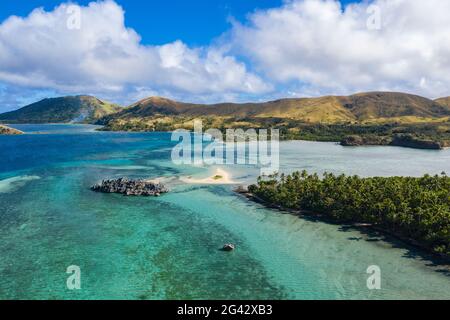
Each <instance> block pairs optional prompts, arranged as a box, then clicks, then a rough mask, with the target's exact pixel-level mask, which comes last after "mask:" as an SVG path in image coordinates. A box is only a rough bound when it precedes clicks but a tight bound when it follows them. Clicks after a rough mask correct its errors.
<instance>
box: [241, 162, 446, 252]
mask: <svg viewBox="0 0 450 320" xmlns="http://www.w3.org/2000/svg"><path fill="white" fill-rule="evenodd" d="M238 191H239V192H240V193H245V194H246V195H247V197H248V198H249V199H251V200H254V201H257V202H260V203H263V204H264V205H266V206H267V207H270V208H275V209H279V210H283V211H289V212H291V213H296V214H300V215H303V216H305V215H308V216H314V217H316V218H319V219H323V220H326V221H330V222H334V223H340V224H348V223H350V224H352V225H359V226H364V227H371V228H375V229H376V230H378V231H382V232H385V233H388V234H390V235H393V236H395V237H397V238H399V239H401V240H403V241H405V242H407V243H410V244H413V245H415V246H418V247H421V248H423V249H425V250H427V251H430V252H433V253H435V254H439V255H440V256H442V257H445V258H446V259H447V258H450V177H448V176H447V175H446V174H445V173H442V175H436V176H430V175H425V176H423V177H420V178H415V177H371V178H361V177H359V176H346V175H340V176H336V175H334V174H331V173H325V174H324V175H323V177H320V176H319V175H318V174H308V173H307V172H306V171H303V172H295V173H293V174H291V175H278V174H277V175H272V176H270V177H260V178H259V179H258V182H257V183H256V184H254V185H251V186H249V187H248V191H247V192H245V191H244V190H243V189H242V188H241V189H240V190H238Z"/></svg>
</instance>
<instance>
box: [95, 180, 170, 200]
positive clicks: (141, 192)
mask: <svg viewBox="0 0 450 320" xmlns="http://www.w3.org/2000/svg"><path fill="white" fill-rule="evenodd" d="M91 190H92V191H95V192H101V193H118V194H123V195H124V196H142V197H159V196H160V195H162V194H163V193H167V192H169V189H167V188H166V187H165V186H164V185H163V184H160V183H155V182H152V181H148V180H143V179H138V180H132V179H128V178H119V179H114V180H103V181H102V182H101V183H99V184H96V185H94V186H92V187H91Z"/></svg>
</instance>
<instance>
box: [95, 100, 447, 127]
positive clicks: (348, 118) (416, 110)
mask: <svg viewBox="0 0 450 320" xmlns="http://www.w3.org/2000/svg"><path fill="white" fill-rule="evenodd" d="M448 116H450V106H449V105H446V104H445V103H442V102H438V101H433V100H430V99H427V98H423V97H420V96H416V95H411V94H405V93H395V92H370V93H360V94H355V95H351V96H326V97H319V98H298V99H281V100H276V101H270V102H263V103H243V104H236V103H220V104H211V105H205V104H192V103H183V102H177V101H173V100H169V99H166V98H161V97H151V98H147V99H144V100H141V101H139V102H137V103H135V104H133V105H131V106H129V107H128V108H125V109H123V110H122V111H120V112H118V113H116V114H112V115H110V116H108V117H106V118H104V119H102V121H103V122H104V123H109V122H111V121H122V122H123V121H127V120H132V119H134V120H136V119H152V118H153V119H154V118H161V117H174V118H176V117H184V118H194V117H223V118H234V119H252V118H253V119H267V118H277V119H290V120H297V121H304V122H309V123H346V122H358V123H361V122H377V121H378V122H379V121H385V122H389V121H400V122H401V121H405V122H414V121H416V120H418V119H432V118H443V117H448Z"/></svg>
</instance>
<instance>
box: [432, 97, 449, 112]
mask: <svg viewBox="0 0 450 320" xmlns="http://www.w3.org/2000/svg"><path fill="white" fill-rule="evenodd" d="M434 101H435V102H437V103H439V104H440V105H441V106H444V107H446V108H449V109H450V97H444V98H440V99H436V100H434Z"/></svg>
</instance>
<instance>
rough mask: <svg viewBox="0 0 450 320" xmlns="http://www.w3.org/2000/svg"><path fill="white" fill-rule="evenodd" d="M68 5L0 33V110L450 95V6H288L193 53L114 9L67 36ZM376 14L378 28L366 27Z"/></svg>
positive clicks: (100, 9)
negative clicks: (32, 103) (164, 100)
mask: <svg viewBox="0 0 450 320" xmlns="http://www.w3.org/2000/svg"><path fill="white" fill-rule="evenodd" d="M70 8H71V7H70V4H68V3H67V4H61V5H60V6H58V7H57V8H55V9H54V10H53V11H51V12H46V11H44V10H43V9H35V10H34V11H33V12H32V13H31V14H30V15H28V16H27V17H14V16H12V17H10V18H8V19H6V20H5V21H4V22H2V23H1V24H0V101H3V102H4V105H3V107H1V106H0V108H3V109H4V108H6V107H7V108H8V109H11V108H12V105H13V104H14V103H15V102H14V101H23V97H21V96H20V92H24V94H26V95H28V93H30V95H29V96H41V95H42V94H44V93H52V94H53V95H54V94H72V93H73V94H81V93H82V94H93V95H97V96H99V97H101V98H106V99H108V100H111V101H115V102H120V103H124V104H126V103H130V102H133V101H136V100H138V99H140V98H144V97H146V96H149V95H163V96H168V97H171V98H176V99H180V100H188V101H197V102H213V101H214V102H215V101H221V100H234V101H236V100H240V101H242V100H262V99H269V98H279V97H286V96H317V95H325V94H351V93H354V92H358V91H372V90H388V91H404V92H411V93H417V94H421V95H424V96H427V97H430V98H435V97H439V96H448V95H450V90H449V88H450V22H449V17H448V14H449V12H450V1H443V0H427V1H423V0H373V1H364V2H361V3H354V4H351V5H347V6H345V7H344V6H342V5H341V4H340V2H339V1H337V0H286V2H285V3H284V4H283V5H282V6H281V7H278V8H273V9H269V10H260V11H256V12H253V13H251V14H250V15H249V16H248V19H247V21H245V22H242V23H239V22H236V21H234V22H233V23H232V26H231V28H230V30H229V31H228V32H226V33H225V34H224V35H223V36H222V37H221V38H220V39H215V41H214V40H213V39H212V42H211V43H212V44H211V45H210V46H206V47H197V48H195V47H189V46H188V45H186V44H185V43H183V42H182V41H176V42H173V43H168V44H165V45H160V46H155V45H144V44H143V43H142V42H141V38H140V36H139V34H138V33H137V32H136V31H134V30H133V29H130V28H127V27H126V21H125V14H124V11H123V9H122V8H121V7H120V6H119V5H118V4H116V3H115V2H114V1H113V0H105V1H98V2H92V3H90V4H89V5H88V6H84V7H80V9H81V20H80V25H79V27H80V28H79V29H78V28H68V21H69V23H71V22H73V21H71V20H70V19H71V17H72V15H73V13H74V12H73V11H71V10H70ZM369 8H371V9H373V8H375V11H374V10H368V9H369ZM376 11H379V13H380V15H379V18H380V21H379V22H380V24H379V26H380V28H368V27H367V23H368V20H369V22H371V21H372V22H373V19H372V18H373V16H372V15H373V14H374V12H376ZM371 19H372V20H371ZM74 25H75V26H76V25H77V24H76V23H75V24H74ZM237 57H239V58H237ZM243 61H245V63H244V62H243ZM21 90H22V91H21ZM10 93H11V94H10ZM5 105H6V107H5Z"/></svg>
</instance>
